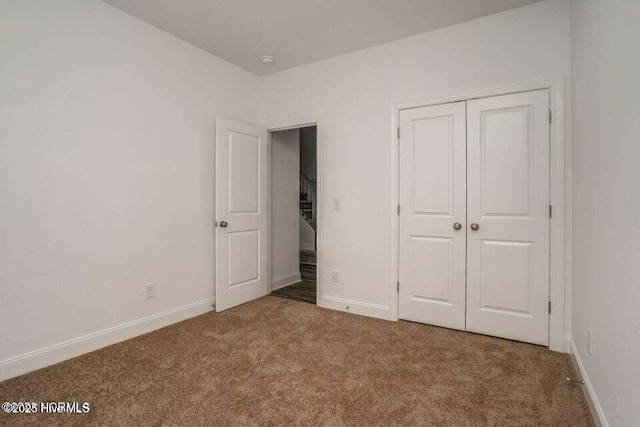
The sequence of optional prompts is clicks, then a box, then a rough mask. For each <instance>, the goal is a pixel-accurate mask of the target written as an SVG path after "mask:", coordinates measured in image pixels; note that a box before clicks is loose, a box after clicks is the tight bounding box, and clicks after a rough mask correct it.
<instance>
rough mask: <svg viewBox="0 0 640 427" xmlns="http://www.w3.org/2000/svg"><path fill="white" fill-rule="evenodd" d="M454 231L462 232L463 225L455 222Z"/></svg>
mask: <svg viewBox="0 0 640 427" xmlns="http://www.w3.org/2000/svg"><path fill="white" fill-rule="evenodd" d="M453 229H454V230H461V229H462V224H460V223H459V222H455V223H454V224H453Z"/></svg>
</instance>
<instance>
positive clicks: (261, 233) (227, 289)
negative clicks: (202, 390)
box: [215, 117, 269, 311]
mask: <svg viewBox="0 0 640 427" xmlns="http://www.w3.org/2000/svg"><path fill="white" fill-rule="evenodd" d="M215 156H216V159H215V167H216V171H215V180H216V181H215V187H216V189H215V191H216V193H215V201H216V208H215V215H216V244H215V257H216V311H223V310H226V309H228V308H231V307H235V306H236V305H240V304H243V303H245V302H248V301H251V300H254V299H256V298H259V297H262V296H265V295H266V294H267V244H268V238H267V227H268V216H267V202H268V194H269V193H268V185H267V184H268V182H267V181H268V169H267V132H266V131H265V130H262V129H260V128H258V127H255V126H250V125H247V124H244V123H239V122H235V121H233V120H229V119H224V118H221V117H218V118H217V119H216V149H215Z"/></svg>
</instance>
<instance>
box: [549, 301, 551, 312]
mask: <svg viewBox="0 0 640 427" xmlns="http://www.w3.org/2000/svg"><path fill="white" fill-rule="evenodd" d="M549 314H551V301H549Z"/></svg>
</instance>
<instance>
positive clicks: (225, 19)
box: [103, 0, 539, 75]
mask: <svg viewBox="0 0 640 427" xmlns="http://www.w3.org/2000/svg"><path fill="white" fill-rule="evenodd" d="M103 1H105V2H106V3H109V4H111V5H113V6H115V7H117V8H118V9H121V10H123V11H125V12H127V13H129V14H131V15H133V16H136V17H138V18H140V19H142V20H143V21H146V22H148V23H150V24H152V25H154V26H156V27H158V28H160V29H162V30H164V31H166V32H168V33H171V34H173V35H175V36H176V37H179V38H181V39H183V40H185V41H186V42H188V43H191V44H193V45H195V46H198V47H200V48H202V49H204V50H206V51H208V52H211V53H212V54H214V55H216V56H218V57H220V58H223V59H226V60H227V61H229V62H231V63H233V64H236V65H238V66H240V67H242V68H244V69H246V70H248V71H251V72H253V73H255V74H258V75H264V74H269V73H274V72H277V71H282V70H285V69H287V68H292V67H297V66H299V65H304V64H308V63H311V62H315V61H318V60H321V59H325V58H330V57H332V56H336V55H340V54H343V53H347V52H352V51H355V50H358V49H363V48H366V47H370V46H375V45H377V44H381V43H385V42H389V41H392V40H397V39H401V38H404V37H408V36H412V35H415V34H419V33H424V32H426V31H431V30H435V29H437V28H443V27H447V26H449V25H454V24H458V23H461V22H465V21H469V20H472V19H476V18H480V17H483V16H487V15H491V14H494V13H498V12H502V11H505V10H509V9H514V8H517V7H521V6H525V5H528V4H531V3H535V2H537V1H539V0H179V1H177V0H103ZM263 55H271V56H273V57H275V60H276V62H275V63H274V64H271V65H265V64H263V63H262V62H261V60H260V58H261V57H262V56H263Z"/></svg>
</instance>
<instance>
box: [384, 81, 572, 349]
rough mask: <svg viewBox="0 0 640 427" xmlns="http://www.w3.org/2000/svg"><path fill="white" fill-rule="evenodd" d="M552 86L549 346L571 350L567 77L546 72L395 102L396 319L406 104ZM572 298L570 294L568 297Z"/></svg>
mask: <svg viewBox="0 0 640 427" xmlns="http://www.w3.org/2000/svg"><path fill="white" fill-rule="evenodd" d="M540 89H549V95H550V100H549V102H550V104H549V105H550V107H551V109H552V112H553V122H552V124H551V126H550V133H551V134H550V140H549V144H550V151H551V152H550V158H549V160H550V178H549V179H550V193H549V200H550V202H551V204H552V205H553V217H552V218H551V221H550V233H551V238H550V248H549V250H550V252H549V255H550V264H549V269H550V271H549V276H550V277H549V299H550V301H551V306H552V310H551V315H550V316H549V349H551V350H554V351H560V352H562V351H566V350H565V348H564V335H565V324H564V318H565V311H570V307H567V306H566V305H565V298H564V296H565V280H564V273H565V267H566V260H565V251H564V243H565V227H567V226H568V227H570V226H571V224H565V204H564V203H565V179H566V177H565V155H566V154H567V153H566V147H567V146H566V144H565V135H564V130H565V128H564V126H565V119H564V113H565V110H564V77H562V76H560V77H553V78H542V79H537V80H532V81H528V82H520V83H509V84H503V85H499V86H494V87H490V88H485V89H480V90H477V89H476V90H469V91H463V92H458V93H453V94H448V95H447V94H445V95H440V96H434V97H433V98H428V99H422V100H416V101H410V102H397V103H394V104H392V105H391V156H390V157H391V160H390V162H391V196H390V212H391V224H390V229H391V238H390V245H389V247H390V263H391V264H390V271H391V275H390V279H389V295H390V298H389V304H390V311H391V312H392V313H394V314H395V315H394V316H393V317H394V319H395V320H397V319H398V318H399V316H398V292H397V282H398V279H399V271H398V256H399V255H398V247H399V246H398V245H399V231H398V216H397V215H396V209H397V208H396V206H397V204H398V203H399V202H398V200H399V198H398V197H399V189H398V185H399V177H398V173H399V165H398V161H399V158H398V138H397V133H396V132H397V130H396V129H397V128H398V125H399V122H398V120H399V118H398V115H399V113H400V110H404V109H409V108H417V107H424V106H429V105H437V104H446V103H451V102H457V101H468V100H471V99H475V98H487V97H492V96H499V95H507V94H511V93H518V92H529V91H533V90H540ZM566 302H567V303H570V301H569V300H567V301H566Z"/></svg>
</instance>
